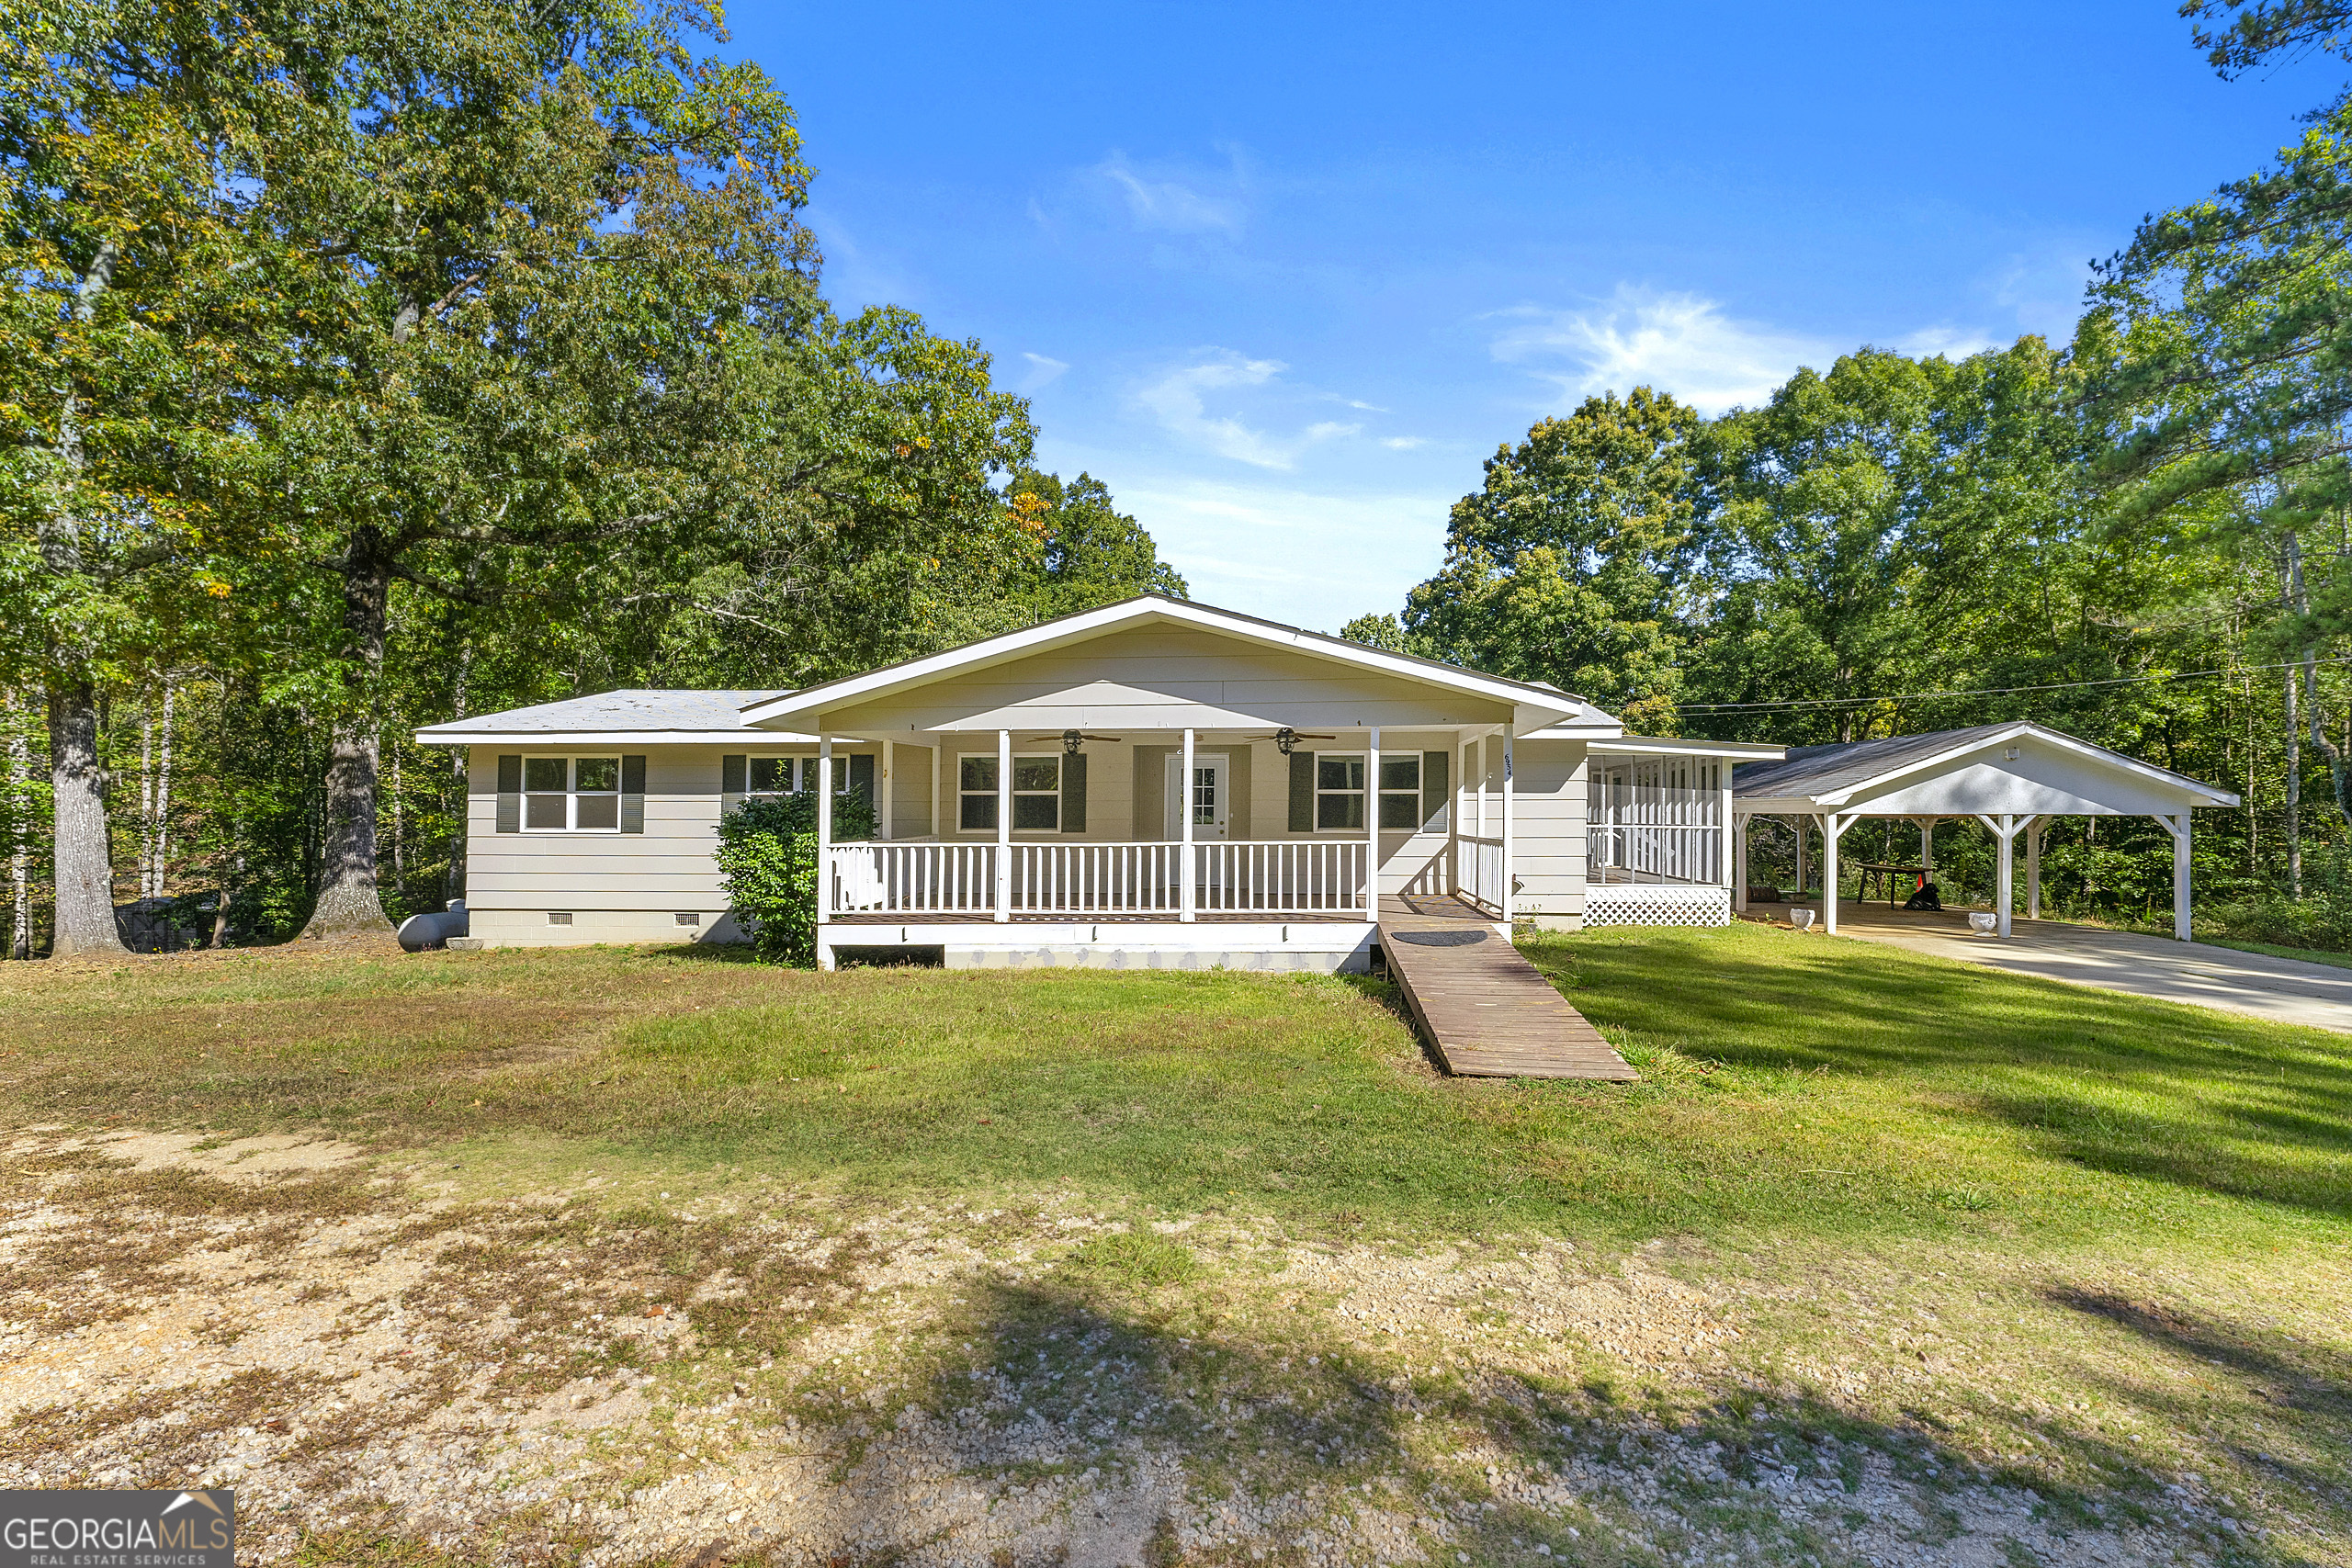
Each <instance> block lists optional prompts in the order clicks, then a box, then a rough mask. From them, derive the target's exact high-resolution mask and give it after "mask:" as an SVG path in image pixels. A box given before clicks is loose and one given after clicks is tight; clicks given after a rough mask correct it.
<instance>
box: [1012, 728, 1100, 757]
mask: <svg viewBox="0 0 2352 1568" xmlns="http://www.w3.org/2000/svg"><path fill="white" fill-rule="evenodd" d="M1118 739H1119V738H1118V737H1117V736H1115V735H1089V734H1087V733H1086V732H1084V731H1083V730H1078V729H1065V730H1063V731H1062V732H1061V733H1060V734H1059V735H1032V736H1028V737H1025V738H1024V739H1023V740H1022V744H1023V745H1024V746H1039V745H1043V744H1044V743H1045V742H1046V741H1048V740H1058V741H1060V742H1061V744H1062V750H1063V751H1064V752H1066V753H1067V754H1068V755H1069V756H1072V757H1075V756H1077V755H1078V752H1079V748H1080V747H1081V746H1083V745H1085V744H1086V743H1087V742H1088V741H1090V740H1103V741H1108V742H1109V743H1111V744H1113V745H1116V744H1117V743H1118Z"/></svg>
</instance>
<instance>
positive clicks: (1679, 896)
mask: <svg viewBox="0 0 2352 1568" xmlns="http://www.w3.org/2000/svg"><path fill="white" fill-rule="evenodd" d="M1584 923H1585V924H1586V925H1588V926H1727V925H1729V924H1731V889H1730V888H1728V887H1689V886H1674V885H1672V884H1664V885H1654V884H1642V883H1603V882H1596V883H1593V884H1591V885H1590V886H1588V887H1587V888H1586V889H1585V895H1584Z"/></svg>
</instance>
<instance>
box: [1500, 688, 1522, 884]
mask: <svg viewBox="0 0 2352 1568" xmlns="http://www.w3.org/2000/svg"><path fill="white" fill-rule="evenodd" d="M1515 733H1517V730H1516V727H1515V726H1512V725H1509V724H1506V725H1504V726H1503V925H1504V927H1505V929H1509V928H1510V924H1511V922H1512V921H1514V920H1516V919H1518V918H1519V832H1518V828H1517V825H1516V824H1515V823H1514V822H1513V821H1512V818H1514V817H1515V816H1517V815H1518V814H1517V813H1516V812H1515V811H1513V810H1512V809H1511V807H1512V803H1513V801H1514V800H1515V799H1516V798H1517V786H1516V785H1515V784H1513V783H1512V782H1511V773H1512V768H1511V755H1510V743H1511V737H1512V736H1513V735H1514V734H1515Z"/></svg>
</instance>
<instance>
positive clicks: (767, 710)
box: [742, 593, 1624, 735]
mask: <svg viewBox="0 0 2352 1568" xmlns="http://www.w3.org/2000/svg"><path fill="white" fill-rule="evenodd" d="M1155 622H1159V623H1167V624H1171V625H1176V626H1191V627H1194V628H1197V629H1200V630H1204V631H1211V632H1216V633H1219V634H1221V635H1224V636H1227V637H1234V638H1236V639H1238V640H1239V641H1242V642H1248V643H1255V644H1258V645H1260V646H1261V647H1267V648H1276V649H1287V650H1290V651H1293V652H1296V653H1303V654H1306V655H1309V656H1310V657H1314V658H1318V659H1325V660H1331V661H1332V662H1334V663H1337V664H1343V665H1348V666H1351V667H1353V668H1355V669H1357V670H1360V671H1377V672H1379V673H1382V674H1386V675H1392V676H1396V677H1397V678H1399V679H1401V680H1406V681H1410V682H1416V683H1419V684H1420V685H1425V686H1434V687H1439V688H1442V689H1443V690H1447V691H1452V692H1458V693H1464V694H1470V695H1474V696H1478V697H1483V698H1487V699H1488V700H1490V701H1493V702H1497V703H1503V704H1509V705H1511V706H1512V707H1514V708H1515V709H1516V710H1517V711H1518V713H1519V714H1520V718H1519V723H1520V724H1521V725H1522V726H1524V727H1527V728H1535V727H1552V728H1560V729H1563V730H1572V731H1574V732H1575V733H1577V734H1579V735H1616V734H1619V733H1622V732H1623V728H1624V727H1623V725H1621V724H1619V723H1618V721H1617V719H1616V718H1615V716H1612V715H1611V714H1608V713H1604V712H1602V711H1601V710H1600V708H1597V707H1595V706H1593V705H1591V704H1590V703H1588V702H1586V701H1584V700H1583V699H1582V698H1580V697H1577V696H1572V695H1570V694H1567V693H1566V692H1563V691H1561V690H1559V689H1558V688H1557V687H1554V686H1540V685H1535V684H1532V683H1530V682H1521V681H1511V680H1506V679H1504V678H1503V677H1501V676H1499V675H1487V674H1484V673H1481V672H1480V671H1476V670H1464V669H1463V668H1462V667H1460V666H1459V665H1453V664H1441V663H1439V662H1438V661H1437V660H1432V659H1419V658H1416V657H1414V656H1413V655H1411V654H1409V653H1393V652H1390V651H1389V650H1388V649H1379V648H1373V647H1371V646H1369V645H1367V644H1364V643H1360V642H1349V641H1347V640H1346V639H1345V638H1342V637H1327V636H1325V635H1324V634H1323V633H1321V632H1310V631H1306V630H1302V629H1301V628H1299V627H1297V626H1283V625H1282V624H1281V623H1279V622H1276V621H1265V620H1260V619H1259V618H1258V617H1256V616H1255V615H1239V614H1238V613H1236V612H1234V611H1231V610H1220V609H1216V608H1215V607H1214V606H1211V605H1207V604H1193V603H1192V602H1191V601H1189V600H1183V599H1169V598H1165V597H1162V596H1161V595H1159V594H1157V593H1147V594H1143V595H1140V596H1138V597H1136V598H1133V599H1125V600H1122V601H1120V602H1119V603H1117V604H1104V605H1101V606H1099V607H1097V608H1095V609H1091V610H1081V611H1080V612H1078V613H1077V614H1075V615H1064V616H1062V617H1060V618H1059V619H1057V620H1051V621H1046V622H1043V623H1041V624H1039V625H1037V626H1028V627H1024V628H1023V629H1022V630H1020V631H1015V632H1006V633H1004V634H1002V635H1001V636H998V637H983V638H982V639H980V640H979V641H978V642H973V643H967V644H966V645H965V646H963V647H961V648H953V649H947V650H946V651H944V652H942V653H933V654H925V655H923V656H922V657H921V658H917V659H910V660H904V661H903V662H900V663H898V664H887V665H884V666H883V667H882V668H881V669H879V670H870V671H866V672H865V673H864V674H860V675H851V676H846V677H843V678H842V679H841V680H838V681H830V682H825V683H824V684H822V685H817V686H808V687H804V688H802V689H801V690H799V691H797V692H791V693H788V694H781V695H778V696H775V697H772V698H768V699H765V700H763V701H759V702H753V703H750V704H747V705H745V706H744V708H743V712H742V720H743V723H744V724H746V725H747V726H757V727H765V726H768V725H775V724H783V723H786V722H797V723H800V724H813V723H814V722H815V721H816V719H817V718H818V716H820V715H821V714H823V713H825V712H827V711H828V710H836V711H837V710H842V709H845V708H848V707H850V706H851V705H854V704H862V703H868V702H872V701H874V700H875V699H876V698H880V697H886V696H890V695H894V694H898V693H900V692H904V691H909V690H911V689H913V688H915V687H919V686H922V685H923V684H925V683H927V682H933V681H937V680H941V679H944V678H946V677H949V676H953V675H963V674H968V673H971V672H972V671H978V670H985V669H987V668H988V667H989V666H990V665H993V664H1001V663H1004V662H1007V661H1009V660H1015V659H1020V658H1023V657H1025V656H1027V655H1030V654H1034V653H1040V652H1045V651H1047V650H1050V649H1060V648H1067V647H1070V646H1072V645H1075V644H1079V643H1083V642H1086V641H1088V640H1090V639H1091V638H1094V637H1102V636H1104V635H1106V634H1108V633H1111V632H1115V631H1123V630H1125V629H1127V628H1129V627H1133V626H1149V625H1152V624H1153V623H1155Z"/></svg>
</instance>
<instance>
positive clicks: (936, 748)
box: [931, 730, 947, 840]
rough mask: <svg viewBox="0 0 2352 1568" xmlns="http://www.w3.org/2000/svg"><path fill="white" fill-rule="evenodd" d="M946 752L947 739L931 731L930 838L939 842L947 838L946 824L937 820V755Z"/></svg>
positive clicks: (938, 758) (938, 762) (938, 757)
mask: <svg viewBox="0 0 2352 1568" xmlns="http://www.w3.org/2000/svg"><path fill="white" fill-rule="evenodd" d="M944 750H947V737H945V736H944V735H943V734H941V733H940V732H939V731H937V730H933V731H932V735H931V836H932V837H933V838H934V839H939V840H945V838H946V837H947V824H946V823H944V822H942V821H941V820H940V819H939V764H940V755H939V754H940V753H941V752H943V751H944Z"/></svg>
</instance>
